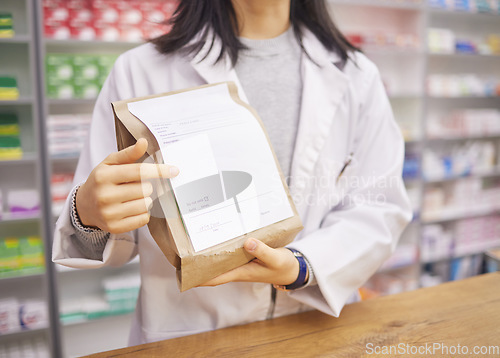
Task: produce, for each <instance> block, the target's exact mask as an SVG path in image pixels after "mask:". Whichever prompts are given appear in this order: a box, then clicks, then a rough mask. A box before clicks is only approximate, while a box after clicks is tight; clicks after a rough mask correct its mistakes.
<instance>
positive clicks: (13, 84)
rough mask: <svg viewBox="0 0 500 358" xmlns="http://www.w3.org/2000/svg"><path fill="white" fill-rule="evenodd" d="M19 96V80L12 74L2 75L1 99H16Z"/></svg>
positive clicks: (0, 83)
mask: <svg viewBox="0 0 500 358" xmlns="http://www.w3.org/2000/svg"><path fill="white" fill-rule="evenodd" d="M18 98H19V90H18V89H17V80H16V79H15V78H14V77H11V76H0V100H15V99H18Z"/></svg>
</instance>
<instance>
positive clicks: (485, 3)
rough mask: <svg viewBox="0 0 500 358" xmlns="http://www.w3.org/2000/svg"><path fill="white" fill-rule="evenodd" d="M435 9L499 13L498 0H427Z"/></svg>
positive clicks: (499, 3) (499, 5) (499, 4)
mask: <svg viewBox="0 0 500 358" xmlns="http://www.w3.org/2000/svg"><path fill="white" fill-rule="evenodd" d="M429 6H431V7H433V8H436V9H443V10H452V11H466V12H478V13H498V14H500V0H429Z"/></svg>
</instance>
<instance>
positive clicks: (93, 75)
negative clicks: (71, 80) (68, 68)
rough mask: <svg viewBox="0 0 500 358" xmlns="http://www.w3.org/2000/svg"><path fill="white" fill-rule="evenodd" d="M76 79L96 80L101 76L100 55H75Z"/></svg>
mask: <svg viewBox="0 0 500 358" xmlns="http://www.w3.org/2000/svg"><path fill="white" fill-rule="evenodd" d="M73 69H74V72H75V80H86V81H94V80H96V79H97V78H99V63H98V57H97V56H94V55H76V56H74V57H73Z"/></svg>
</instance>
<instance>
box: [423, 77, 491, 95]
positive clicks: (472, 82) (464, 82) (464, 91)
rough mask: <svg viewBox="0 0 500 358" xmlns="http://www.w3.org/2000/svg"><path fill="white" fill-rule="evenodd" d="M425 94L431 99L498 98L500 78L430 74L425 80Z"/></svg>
mask: <svg viewBox="0 0 500 358" xmlns="http://www.w3.org/2000/svg"><path fill="white" fill-rule="evenodd" d="M427 92H428V94H429V95H430V96H432V97H495V96H500V78H494V77H488V78H481V77H479V76H478V75H476V74H456V75H448V74H432V75H429V77H428V78H427Z"/></svg>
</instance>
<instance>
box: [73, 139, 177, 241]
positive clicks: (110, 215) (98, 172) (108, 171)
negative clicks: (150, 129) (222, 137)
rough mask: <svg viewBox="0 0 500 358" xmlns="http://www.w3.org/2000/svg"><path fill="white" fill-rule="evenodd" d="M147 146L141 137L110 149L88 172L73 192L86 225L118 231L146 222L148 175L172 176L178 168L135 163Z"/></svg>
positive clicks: (152, 176)
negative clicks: (130, 143) (116, 150)
mask: <svg viewBox="0 0 500 358" xmlns="http://www.w3.org/2000/svg"><path fill="white" fill-rule="evenodd" d="M147 148H148V142H147V140H146V139H144V138H142V139H139V140H138V141H137V143H136V144H134V145H132V146H130V147H128V148H125V149H123V150H121V151H119V152H115V153H111V154H110V155H109V156H108V157H107V158H106V159H104V160H103V161H102V163H100V164H99V165H98V166H97V167H95V168H94V170H93V171H92V173H90V175H89V177H88V179H87V181H86V182H85V183H84V184H82V186H80V188H79V189H78V192H77V195H76V210H77V212H78V216H79V218H80V221H81V223H82V224H83V225H85V226H90V227H98V228H100V229H101V230H104V231H107V232H110V233H113V234H120V233H124V232H128V231H131V230H135V229H138V228H140V227H142V226H144V225H146V224H147V223H148V222H149V208H150V206H151V204H152V202H153V200H152V199H151V197H150V195H151V194H152V193H153V185H152V184H151V183H150V182H148V181H147V180H148V179H154V178H160V177H161V178H173V177H175V176H176V175H177V174H178V173H179V170H178V169H177V168H176V167H173V166H170V165H166V164H158V165H157V164H148V163H136V161H137V160H139V159H140V158H141V157H142V156H143V155H144V153H146V150H147Z"/></svg>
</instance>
